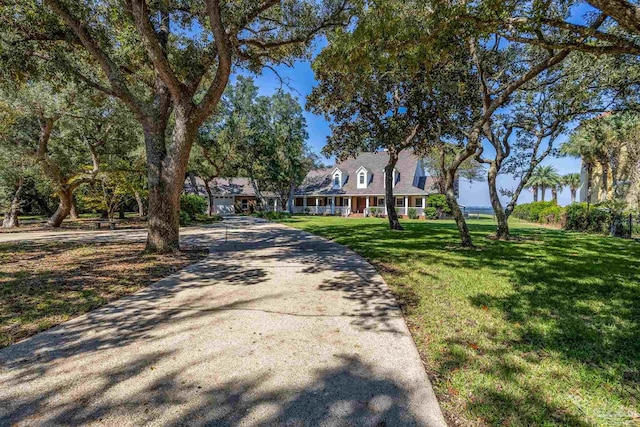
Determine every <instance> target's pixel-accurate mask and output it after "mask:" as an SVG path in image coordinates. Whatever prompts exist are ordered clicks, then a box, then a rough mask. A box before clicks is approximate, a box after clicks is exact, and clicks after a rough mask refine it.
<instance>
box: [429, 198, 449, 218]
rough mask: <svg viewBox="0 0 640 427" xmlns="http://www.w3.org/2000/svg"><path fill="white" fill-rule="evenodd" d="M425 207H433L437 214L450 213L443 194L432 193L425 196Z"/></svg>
mask: <svg viewBox="0 0 640 427" xmlns="http://www.w3.org/2000/svg"><path fill="white" fill-rule="evenodd" d="M427 207H431V208H435V209H436V211H437V212H438V214H445V215H450V214H451V209H450V208H449V204H448V203H447V197H446V196H445V195H444V194H432V195H430V196H429V197H427Z"/></svg>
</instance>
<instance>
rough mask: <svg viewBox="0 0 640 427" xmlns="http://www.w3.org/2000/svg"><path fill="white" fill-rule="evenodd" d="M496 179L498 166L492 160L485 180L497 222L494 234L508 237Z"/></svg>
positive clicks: (506, 220)
mask: <svg viewBox="0 0 640 427" xmlns="http://www.w3.org/2000/svg"><path fill="white" fill-rule="evenodd" d="M497 180H498V166H497V164H496V163H495V162H492V163H491V165H490V166H489V171H488V172H487V181H488V182H489V198H490V200H491V206H492V207H493V212H494V213H495V216H496V221H497V222H498V227H497V228H496V235H495V236H496V238H497V239H509V222H508V218H507V215H506V213H505V211H504V208H503V207H502V203H500V196H499V194H498V186H497ZM463 219H464V217H463Z"/></svg>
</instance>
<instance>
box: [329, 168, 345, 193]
mask: <svg viewBox="0 0 640 427" xmlns="http://www.w3.org/2000/svg"><path fill="white" fill-rule="evenodd" d="M331 176H332V177H333V178H332V180H333V188H334V190H337V189H339V188H342V185H343V184H344V181H343V179H342V171H341V170H340V169H337V168H336V169H334V170H333V172H332V174H331Z"/></svg>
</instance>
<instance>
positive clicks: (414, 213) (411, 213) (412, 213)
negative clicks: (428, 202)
mask: <svg viewBox="0 0 640 427" xmlns="http://www.w3.org/2000/svg"><path fill="white" fill-rule="evenodd" d="M407 215H408V216H409V218H411V219H418V211H417V210H416V208H409V211H408V212H407Z"/></svg>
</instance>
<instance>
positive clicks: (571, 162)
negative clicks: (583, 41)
mask: <svg viewBox="0 0 640 427" xmlns="http://www.w3.org/2000/svg"><path fill="white" fill-rule="evenodd" d="M324 44H325V42H322V41H321V42H320V43H318V45H317V47H316V52H318V51H319V50H320V49H322V47H323V46H324ZM275 68H276V70H277V71H278V74H280V76H281V77H282V78H283V80H285V81H286V82H287V85H286V86H284V87H283V86H282V85H281V82H280V79H279V78H278V77H277V76H276V75H275V73H273V72H272V71H271V70H268V69H266V70H265V71H264V73H263V74H262V75H259V76H255V75H254V76H253V77H254V79H255V83H256V85H257V86H258V87H259V88H260V93H261V94H262V95H271V94H273V93H274V92H276V91H277V90H279V89H280V88H281V87H283V89H284V90H285V91H287V92H290V93H292V94H293V95H294V96H296V97H297V98H298V99H299V101H300V103H301V104H302V105H304V104H305V101H306V97H307V95H309V93H310V92H311V90H312V88H313V87H314V85H315V84H316V80H315V79H314V76H313V71H312V70H311V62H310V61H298V62H296V63H295V64H294V66H293V67H287V66H278V67H275ZM242 74H244V75H249V74H248V73H242ZM232 81H235V78H232ZM305 117H306V119H307V126H308V132H309V141H308V143H309V145H310V146H311V147H312V148H313V149H314V150H315V151H316V152H317V153H318V154H320V151H321V150H322V147H324V145H325V143H326V140H327V136H329V135H330V134H331V130H330V128H329V123H328V122H327V121H326V120H325V119H324V117H322V116H316V115H314V114H311V113H309V112H307V111H305ZM566 137H567V136H566V135H563V136H561V137H560V138H559V139H558V141H557V142H556V146H560V144H561V143H562V142H563V141H564V140H565V139H566ZM332 162H333V159H325V163H328V164H329V163H332ZM543 164H544V165H553V166H554V167H555V168H556V169H557V170H558V172H559V173H560V174H561V175H565V174H567V173H572V172H580V160H579V159H573V158H547V159H546V160H545V161H544V162H543ZM516 184H517V183H515V182H514V180H513V178H512V177H510V176H508V175H502V176H500V177H499V178H498V187H499V188H500V187H503V188H513V187H515V186H516ZM550 198H551V194H550V193H549V192H547V200H549V199H550ZM504 201H505V202H506V200H504ZM530 201H532V194H531V192H529V191H526V190H525V191H523V192H522V195H521V196H520V199H519V203H527V202H530ZM459 202H460V203H461V204H462V205H464V206H489V205H490V202H489V190H488V187H487V183H486V182H485V181H484V180H483V181H480V182H473V183H470V182H469V181H461V182H460V200H459ZM558 202H559V203H560V204H562V205H565V204H568V203H569V202H570V193H569V190H568V189H567V190H565V191H563V192H562V193H560V195H559V197H558Z"/></svg>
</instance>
